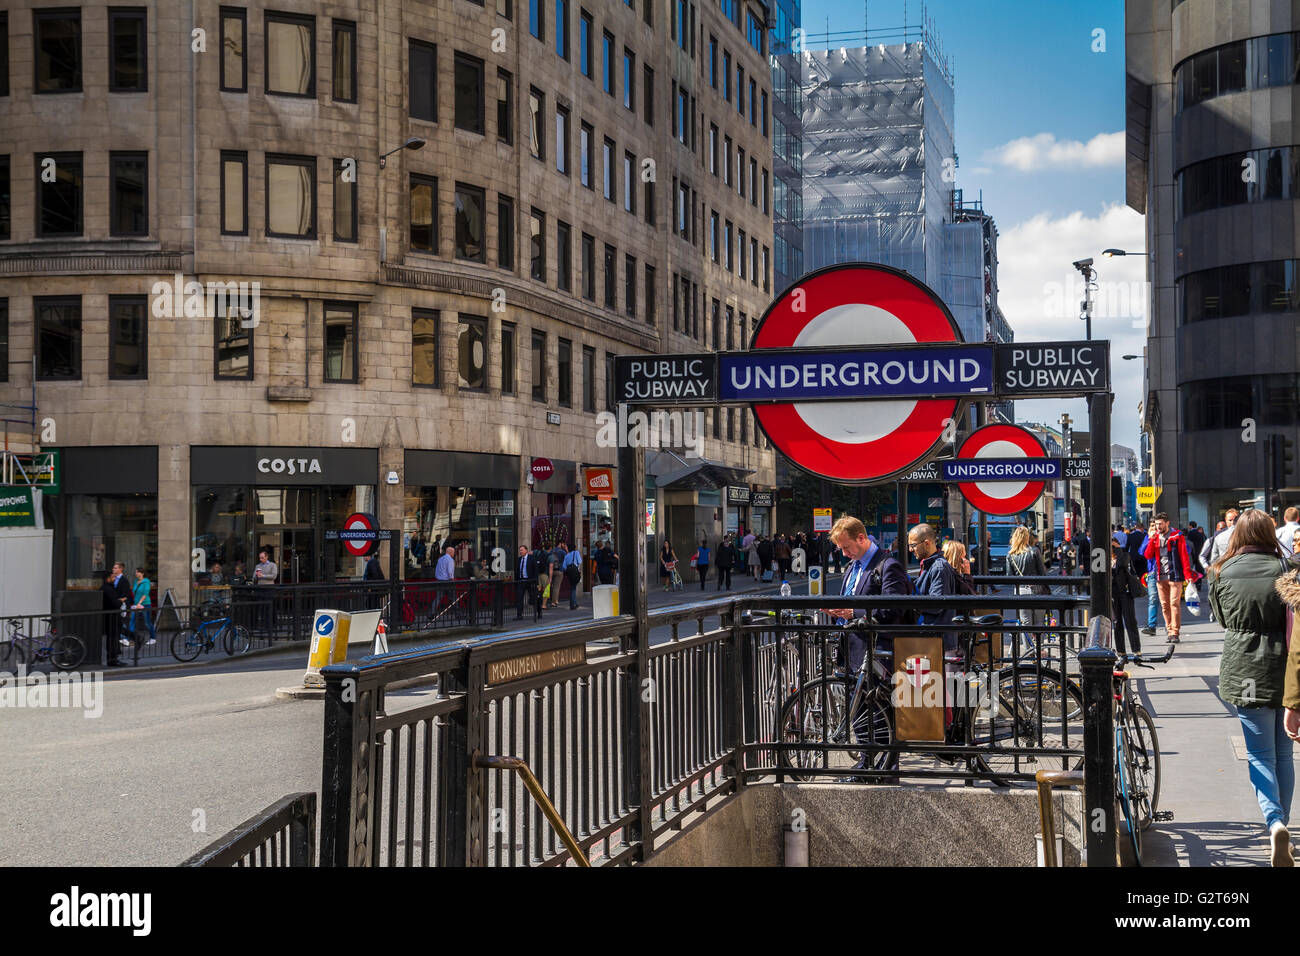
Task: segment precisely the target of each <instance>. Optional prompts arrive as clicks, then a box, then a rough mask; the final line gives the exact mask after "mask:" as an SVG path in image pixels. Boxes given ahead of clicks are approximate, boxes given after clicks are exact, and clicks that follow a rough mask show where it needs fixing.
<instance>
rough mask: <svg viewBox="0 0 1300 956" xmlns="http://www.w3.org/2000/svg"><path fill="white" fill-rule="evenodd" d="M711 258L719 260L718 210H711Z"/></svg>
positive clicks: (715, 260)
mask: <svg viewBox="0 0 1300 956" xmlns="http://www.w3.org/2000/svg"><path fill="white" fill-rule="evenodd" d="M709 258H710V259H712V260H713V261H714V262H717V261H718V212H717V210H716V209H714V210H710V211H709Z"/></svg>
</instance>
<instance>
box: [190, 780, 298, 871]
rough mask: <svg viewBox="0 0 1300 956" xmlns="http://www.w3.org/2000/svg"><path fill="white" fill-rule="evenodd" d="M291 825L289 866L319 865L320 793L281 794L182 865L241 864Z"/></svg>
mask: <svg viewBox="0 0 1300 956" xmlns="http://www.w3.org/2000/svg"><path fill="white" fill-rule="evenodd" d="M286 827H287V828H288V831H289V834H288V847H287V849H288V851H289V860H288V863H287V864H286V865H288V866H305V867H314V866H316V794H315V793H312V792H304V793H291V794H289V795H287V796H284V797H281V798H280V799H279V800H277V801H276V802H275V803H273V804H271V805H270V806H269V807H267V808H266V809H265V810H263V811H261V812H260V813H257V814H255V815H253V816H251V817H249V818H248V819H247V820H245V821H244V822H243V823H241V824H240V825H239V826H237V827H235V828H234V829H233V830H231V831H230V832H229V833H226V834H225V835H224V836H221V837H218V838H217V839H216V840H214V841H213V842H212V843H210V844H208V845H207V846H206V847H204V848H203V849H202V850H199V852H197V853H195V854H194V855H193V856H191V857H190V858H189V859H187V860H186V861H185V862H184V863H182V864H181V866H196V867H202V866H240V865H242V864H243V861H244V858H245V857H247V856H248V855H249V854H251V853H253V852H254V851H256V850H257V849H258V848H259V847H263V846H264V845H265V844H266V843H267V841H269V840H273V839H274V838H275V837H276V835H278V834H279V833H281V832H283V831H284V830H285V829H286Z"/></svg>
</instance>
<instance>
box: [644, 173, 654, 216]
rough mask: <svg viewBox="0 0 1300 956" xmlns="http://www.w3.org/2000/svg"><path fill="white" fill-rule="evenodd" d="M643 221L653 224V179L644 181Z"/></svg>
mask: <svg viewBox="0 0 1300 956" xmlns="http://www.w3.org/2000/svg"><path fill="white" fill-rule="evenodd" d="M644 185H645V221H646V224H647V225H650V226H653V225H654V224H655V181H654V180H653V179H647V180H646V181H645V184H644Z"/></svg>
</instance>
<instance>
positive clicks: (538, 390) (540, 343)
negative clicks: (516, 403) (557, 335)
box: [532, 331, 546, 404]
mask: <svg viewBox="0 0 1300 956" xmlns="http://www.w3.org/2000/svg"><path fill="white" fill-rule="evenodd" d="M532 341H533V401H535V402H541V403H542V404H546V333H545V332H538V331H534V332H533V340H532Z"/></svg>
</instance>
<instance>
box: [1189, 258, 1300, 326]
mask: <svg viewBox="0 0 1300 956" xmlns="http://www.w3.org/2000/svg"><path fill="white" fill-rule="evenodd" d="M1298 266H1300V260H1296V259H1274V260H1272V261H1271V262H1247V263H1242V264H1240V265H1231V266H1219V267H1217V268H1214V269H1202V270H1201V271H1199V272H1189V273H1188V274H1187V275H1185V276H1181V277H1179V279H1178V280H1177V282H1176V285H1177V290H1178V296H1177V299H1178V324H1179V325H1187V324H1190V323H1192V322H1202V321H1205V320H1207V319H1226V318H1230V317H1232V316H1239V315H1251V314H1259V313H1277V312H1300V281H1298V279H1297V267H1298Z"/></svg>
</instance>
